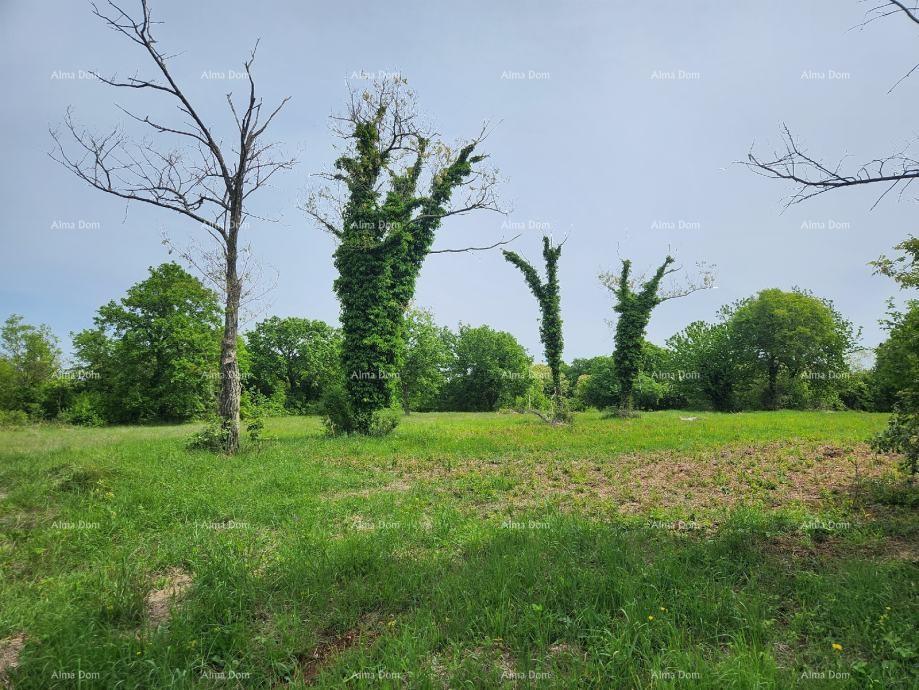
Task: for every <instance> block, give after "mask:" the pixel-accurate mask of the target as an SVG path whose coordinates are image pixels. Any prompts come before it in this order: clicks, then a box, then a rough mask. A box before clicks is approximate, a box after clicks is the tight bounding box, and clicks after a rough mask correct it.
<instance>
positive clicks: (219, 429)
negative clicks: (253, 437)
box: [185, 416, 230, 453]
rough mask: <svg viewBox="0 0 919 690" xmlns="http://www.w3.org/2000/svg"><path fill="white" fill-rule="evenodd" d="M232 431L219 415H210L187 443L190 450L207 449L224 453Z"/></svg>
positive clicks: (186, 445)
mask: <svg viewBox="0 0 919 690" xmlns="http://www.w3.org/2000/svg"><path fill="white" fill-rule="evenodd" d="M229 434H230V431H229V430H228V429H227V428H226V426H225V425H224V424H223V421H222V420H221V419H220V418H219V417H217V416H209V417H208V418H207V419H206V420H205V422H204V426H203V427H201V429H200V430H199V431H196V432H195V433H194V434H192V436H191V438H190V439H188V442H187V443H186V444H185V447H186V448H187V449H188V450H206V451H208V452H211V453H222V452H223V451H224V450H225V449H226V447H227V438H228V436H229Z"/></svg>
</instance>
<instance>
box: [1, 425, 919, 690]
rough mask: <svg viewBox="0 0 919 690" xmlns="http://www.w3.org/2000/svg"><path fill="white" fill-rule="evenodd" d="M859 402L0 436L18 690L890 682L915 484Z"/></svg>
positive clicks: (899, 679)
mask: <svg viewBox="0 0 919 690" xmlns="http://www.w3.org/2000/svg"><path fill="white" fill-rule="evenodd" d="M886 419H887V417H886V415H882V414H870V413H857V412H834V413H831V412H798V411H782V412H754V413H738V414H715V413H709V412H655V413H644V414H642V415H641V416H640V417H638V418H635V419H619V418H616V419H606V418H603V417H602V416H601V415H600V414H599V413H590V412H588V413H579V414H577V415H576V418H575V421H574V423H573V425H571V426H570V427H553V426H550V425H547V424H544V423H542V422H541V421H539V420H538V419H536V418H535V417H533V416H527V415H519V414H491V413H488V414H485V413H482V414H472V413H442V414H413V415H411V416H409V417H407V418H406V419H405V421H404V422H403V423H402V424H401V425H400V426H399V427H398V429H397V430H396V431H395V432H393V433H392V434H391V435H389V436H387V437H385V438H367V437H329V436H327V435H325V434H324V432H323V427H322V424H321V422H320V420H319V419H318V418H310V417H282V418H271V419H268V420H267V424H266V434H265V435H266V439H265V440H263V441H261V442H258V443H252V442H250V443H249V444H248V445H246V446H245V447H244V448H243V451H242V452H241V453H240V454H239V455H237V456H233V457H225V456H220V455H213V454H210V453H206V452H198V451H188V450H186V448H185V445H186V442H187V440H188V438H189V436H190V435H191V433H192V431H193V430H194V428H195V427H194V425H183V426H132V427H127V426H126V427H108V428H101V429H86V428H75V427H67V426H57V425H39V426H29V427H23V428H19V429H5V430H0V664H4V665H5V666H6V671H5V673H6V675H7V682H9V683H11V684H13V685H14V686H15V687H16V688H21V689H25V688H48V687H86V688H89V687H100V688H101V687H105V688H115V687H119V688H134V687H147V688H158V687H178V688H184V687H189V688H191V687H256V688H276V687H291V688H298V687H308V686H315V687H329V688H333V687H334V688H337V687H357V688H370V687H373V688H380V687H385V688H389V687H411V688H490V687H518V688H524V687H527V688H529V687H533V688H569V687H596V688H671V687H673V688H676V687H683V688H687V687H693V688H725V687H741V688H753V687H757V688H770V687H776V688H784V687H809V688H810V687H815V688H819V687H833V688H867V687H884V688H898V687H901V688H908V687H916V685H917V684H919V673H917V670H916V669H917V666H919V665H917V639H919V636H917V631H916V622H917V620H919V600H917V591H916V575H917V568H916V563H917V559H916V543H917V539H916V537H917V525H919V522H917V520H916V512H915V509H916V504H917V494H916V489H915V487H912V486H910V485H909V484H908V483H907V482H906V481H905V478H904V476H903V475H902V474H901V472H900V471H899V470H898V468H897V458H896V457H893V456H882V455H876V454H874V453H872V452H871V451H870V450H869V448H868V446H867V443H866V439H868V438H870V436H871V435H872V434H874V433H876V432H878V431H879V430H881V429H882V428H883V427H884V426H885V423H886Z"/></svg>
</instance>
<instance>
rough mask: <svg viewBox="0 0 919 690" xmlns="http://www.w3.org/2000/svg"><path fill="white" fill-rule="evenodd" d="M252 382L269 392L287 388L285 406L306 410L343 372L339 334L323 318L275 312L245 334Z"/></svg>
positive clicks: (259, 388)
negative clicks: (314, 319)
mask: <svg viewBox="0 0 919 690" xmlns="http://www.w3.org/2000/svg"><path fill="white" fill-rule="evenodd" d="M246 345H247V349H248V352H249V359H250V367H251V381H250V382H249V383H250V385H251V386H252V387H254V388H256V389H257V390H259V392H260V393H262V394H263V395H265V396H268V397H271V396H272V395H273V394H275V393H276V392H277V391H278V390H281V391H283V394H284V400H285V407H286V408H287V409H288V410H289V411H292V412H298V413H303V412H306V411H308V410H309V406H310V405H312V404H315V403H317V402H318V401H319V400H320V398H321V397H322V394H323V392H324V391H325V389H326V388H327V387H328V386H330V385H333V384H334V383H335V382H336V381H337V380H338V379H339V378H340V376H341V370H340V359H341V333H340V332H339V331H338V330H337V329H334V328H332V327H331V326H329V325H328V324H326V323H325V322H323V321H312V320H310V319H303V318H298V317H293V316H291V317H285V318H281V317H278V316H272V317H271V318H269V319H265V320H264V321H262V322H260V323H258V324H257V325H256V326H255V328H254V329H253V330H251V331H249V332H248V333H246Z"/></svg>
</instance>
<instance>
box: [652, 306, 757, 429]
mask: <svg viewBox="0 0 919 690" xmlns="http://www.w3.org/2000/svg"><path fill="white" fill-rule="evenodd" d="M667 347H668V348H669V349H670V353H671V365H672V368H673V374H674V379H673V385H674V388H675V389H676V390H677V391H679V392H680V393H681V394H682V395H683V396H684V397H685V398H686V399H687V401H688V402H689V404H690V405H691V406H693V407H695V406H697V405H698V404H700V403H702V404H704V405H707V406H710V407H711V408H712V409H714V410H718V411H719V412H728V411H731V410H734V409H736V407H737V402H738V401H737V397H736V396H737V393H738V390H739V389H740V388H742V387H743V386H745V385H746V384H747V383H748V381H749V366H748V364H747V361H748V359H749V358H745V357H744V356H743V352H742V351H741V350H740V348H739V344H738V342H737V339H736V338H735V337H734V334H733V330H732V329H731V326H730V325H729V324H727V323H725V322H722V323H718V324H708V323H705V322H703V321H694V322H693V323H691V324H689V325H688V326H687V327H686V328H685V329H683V330H682V331H681V332H679V333H677V334H676V335H674V336H672V337H671V338H670V339H669V340H667Z"/></svg>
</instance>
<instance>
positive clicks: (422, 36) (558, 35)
mask: <svg viewBox="0 0 919 690" xmlns="http://www.w3.org/2000/svg"><path fill="white" fill-rule="evenodd" d="M151 4H152V6H153V12H154V18H155V19H158V20H160V21H162V22H163V24H162V25H160V26H158V27H157V29H156V35H157V38H158V41H159V46H160V48H161V50H162V51H163V52H165V53H168V54H177V55H176V57H175V58H173V60H172V61H171V63H170V64H171V67H172V70H173V74H174V76H175V77H176V78H177V80H178V81H179V83H180V84H181V85H182V87H183V89H184V90H185V92H186V94H187V95H188V96H189V98H190V100H191V101H192V102H193V103H194V104H195V107H196V108H197V109H198V110H199V111H201V112H202V113H204V114H205V117H206V118H207V119H208V120H209V122H212V123H214V130H215V133H216V134H217V135H218V136H221V135H223V136H227V137H228V136H230V135H231V131H232V127H233V121H232V116H231V115H230V113H229V111H228V109H227V107H226V101H225V94H226V93H227V92H228V91H233V92H235V93H236V94H237V95H240V94H242V92H243V90H244V83H243V82H242V81H240V79H239V78H238V77H239V75H240V73H241V71H242V63H243V61H244V59H245V58H246V56H247V55H248V54H249V52H250V50H251V49H252V47H253V45H254V44H255V42H256V40H259V48H258V53H257V57H256V62H255V65H254V74H255V78H256V83H257V88H258V89H259V93H260V94H261V96H262V97H263V98H264V100H265V103H266V104H267V105H271V104H275V103H277V102H278V101H279V100H280V99H282V98H284V97H285V96H290V97H291V100H290V102H289V103H288V105H287V106H286V107H285V108H284V110H283V111H282V113H281V115H280V116H279V117H278V118H277V120H276V121H275V123H273V124H272V129H271V132H270V134H271V139H273V140H275V141H278V142H280V143H281V145H282V148H283V150H285V151H287V152H290V153H291V154H292V155H294V156H295V157H296V158H297V160H298V164H297V166H296V167H295V168H294V169H293V170H292V171H290V172H288V173H284V174H283V176H282V177H278V178H276V181H275V184H274V185H273V186H272V187H271V188H269V189H266V190H263V191H261V192H259V194H258V196H253V197H252V200H253V204H252V207H251V210H252V211H253V212H256V213H259V214H264V215H270V216H272V217H277V218H278V219H279V220H278V221H277V222H273V223H258V222H254V223H253V225H252V227H251V228H247V229H246V231H245V232H247V234H248V240H249V241H250V242H251V244H252V249H253V252H254V254H255V256H257V257H258V259H259V261H260V263H262V265H263V266H264V267H265V268H266V269H267V271H268V273H269V274H275V275H276V276H277V279H276V284H275V286H274V288H273V289H272V290H271V292H270V293H269V294H268V295H267V297H266V298H265V299H264V300H263V301H262V302H261V303H260V304H259V305H258V308H257V313H256V317H255V318H256V319H258V318H264V317H265V316H267V315H271V314H277V315H281V316H304V317H308V318H314V319H323V320H325V321H327V322H330V323H337V319H338V304H337V301H336V299H335V295H334V293H333V291H332V281H333V280H334V278H335V271H334V267H333V265H332V253H333V251H334V248H335V246H334V242H333V240H332V238H331V237H330V236H329V235H328V234H326V233H324V232H323V231H322V230H321V229H320V228H318V227H316V225H315V224H313V223H312V222H310V221H309V219H308V218H307V217H306V215H305V214H304V213H303V212H302V211H301V210H299V208H298V203H300V202H301V201H302V200H303V198H304V197H305V195H306V194H308V193H309V191H310V190H311V189H315V188H316V187H317V186H318V185H319V184H320V182H319V179H318V178H317V177H316V175H317V173H321V172H323V171H327V170H329V169H330V167H331V165H332V163H333V161H334V160H335V158H336V156H337V153H336V148H335V147H336V145H337V144H338V141H337V139H336V138H335V136H334V135H333V133H332V132H331V130H330V121H329V117H330V116H331V115H332V114H335V113H337V112H340V111H341V110H342V108H343V107H344V104H345V102H346V100H347V98H348V89H349V84H350V86H351V87H352V88H356V89H360V88H362V87H364V86H366V84H367V83H368V82H367V81H365V78H366V76H367V75H381V74H392V73H399V74H401V75H402V76H404V77H405V78H407V79H408V82H409V85H410V86H411V87H412V88H413V90H414V91H415V92H416V94H417V99H418V103H419V109H420V112H421V114H422V115H423V117H424V118H425V120H426V121H428V122H430V123H432V124H433V125H434V126H435V127H436V129H437V131H438V132H440V133H441V134H442V135H443V137H444V139H445V140H446V141H448V142H451V143H452V142H455V141H461V140H463V139H465V138H469V137H472V136H474V135H475V134H477V133H478V131H479V129H480V128H481V126H482V123H483V122H485V121H487V122H488V123H490V127H491V134H490V135H489V137H488V139H487V140H486V142H485V143H484V144H483V151H484V152H486V153H487V154H488V155H489V160H490V163H491V164H492V165H493V166H495V167H497V168H498V169H499V171H500V173H501V178H502V181H501V185H500V188H499V194H500V201H501V204H502V206H503V207H505V208H506V209H508V214H507V216H502V215H499V214H495V213H490V212H485V211H483V212H480V213H476V214H471V215H469V216H465V217H461V218H449V219H447V220H446V221H445V223H444V224H443V226H442V228H441V229H440V230H439V232H438V238H437V241H436V244H435V247H436V248H452V247H463V246H470V245H473V246H481V245H488V244H492V243H493V242H496V241H498V240H500V239H507V238H509V237H511V236H513V235H515V234H517V232H518V231H516V230H514V231H511V230H509V229H508V227H510V226H513V227H523V228H524V229H523V230H522V231H520V232H521V236H520V237H519V238H518V239H517V240H515V241H514V243H513V245H512V247H511V248H513V249H514V250H515V251H517V252H519V253H521V254H522V255H524V256H525V257H527V258H529V259H530V260H533V261H538V262H541V255H540V251H541V236H542V234H543V232H549V233H551V235H552V236H553V238H554V239H555V240H556V241H561V240H562V239H564V238H566V237H567V241H566V244H565V246H564V251H563V254H562V257H561V261H560V269H559V270H560V280H561V286H562V310H563V311H562V315H563V319H564V337H565V359H566V360H569V361H570V360H571V359H573V358H575V357H585V356H593V355H596V354H608V353H609V352H611V350H612V346H613V343H612V331H611V328H610V325H609V320H610V319H611V318H612V316H613V312H612V309H611V307H612V300H611V299H610V295H609V293H608V291H607V290H606V289H605V288H604V287H602V286H601V284H600V282H599V281H598V278H597V276H598V274H599V273H600V272H601V271H607V270H615V269H616V268H617V266H618V264H619V261H620V257H621V258H631V259H632V260H633V262H634V264H635V265H636V268H637V269H638V270H643V269H651V268H653V267H654V266H655V265H657V264H658V263H660V261H661V260H662V259H663V257H664V256H665V255H666V254H667V253H668V251H669V252H673V253H675V255H676V257H677V259H678V260H679V263H680V264H681V265H682V266H683V267H684V272H688V273H690V274H691V273H692V272H693V271H694V270H695V265H696V263H697V262H700V261H704V262H707V263H708V264H713V265H715V266H716V273H717V279H716V285H717V289H713V290H709V291H705V292H699V293H696V294H693V295H691V296H689V297H686V298H684V299H678V300H671V301H669V302H666V303H665V304H663V305H661V306H660V307H659V308H658V309H657V310H656V311H655V312H654V314H653V316H652V319H651V323H650V326H649V329H648V337H649V339H650V340H652V341H653V342H655V343H658V344H663V343H664V341H665V340H666V339H667V338H668V337H669V336H671V335H673V334H674V333H676V332H677V331H679V330H681V329H682V328H684V327H685V326H686V325H687V324H689V323H690V322H692V321H694V320H697V319H704V320H713V319H714V318H715V317H716V314H717V311H718V309H719V307H720V306H721V305H723V304H726V303H730V302H733V301H735V300H737V299H740V298H743V297H747V296H750V295H753V294H755V293H756V292H758V291H759V290H762V289H765V288H770V287H778V288H782V289H790V288H792V287H794V286H798V287H802V288H806V289H809V290H811V291H813V292H814V293H816V294H817V295H819V296H821V297H826V298H829V299H832V300H833V301H834V302H835V304H836V306H837V308H838V309H839V310H840V311H841V312H842V313H843V314H844V315H845V316H846V317H847V318H849V319H850V320H852V321H853V322H854V323H855V324H856V325H857V326H859V327H861V328H862V329H863V335H862V343H863V344H864V345H865V346H868V347H871V346H874V345H877V344H878V343H879V342H881V341H882V340H883V339H884V331H883V330H882V328H881V327H880V326H879V325H878V321H879V319H880V318H881V317H882V316H883V314H884V312H885V309H886V301H887V300H888V298H890V297H895V296H896V297H898V298H899V299H902V295H899V296H898V293H897V289H896V286H895V285H894V284H893V283H892V281H890V280H889V279H887V278H884V277H880V276H873V275H872V272H871V268H870V267H869V266H867V262H868V261H870V260H871V259H874V258H876V257H878V256H879V255H880V254H882V253H889V252H890V250H891V247H892V246H893V245H894V244H896V243H897V242H899V241H901V240H902V239H904V238H905V237H906V236H907V235H908V234H910V233H913V234H915V233H916V232H917V223H916V218H917V213H916V211H917V208H916V201H915V198H914V197H915V195H912V196H910V195H908V194H907V195H904V196H903V198H902V199H900V200H898V199H897V198H896V197H895V196H893V195H891V196H890V197H888V198H887V199H885V200H884V201H882V202H881V203H880V204H879V205H878V206H877V207H876V208H874V209H873V210H872V208H871V207H872V204H874V202H875V200H876V198H877V196H878V195H879V194H880V193H881V192H882V191H883V190H882V189H879V188H871V187H868V186H866V187H864V188H862V189H848V190H842V191H839V192H834V193H830V194H826V195H823V196H822V197H820V198H817V199H813V200H811V201H808V202H805V203H804V204H800V205H795V206H792V207H790V208H787V209H786V208H785V201H786V200H787V198H788V196H789V194H790V193H791V192H792V189H791V188H790V187H788V186H787V185H785V184H783V183H781V182H778V181H774V180H768V179H765V178H762V177H759V176H756V175H754V174H753V173H752V172H750V171H749V170H748V169H746V168H745V167H744V166H742V165H740V164H738V163H737V161H741V160H743V159H744V158H745V157H746V155H747V153H748V151H749V150H750V149H751V146H752V147H754V149H755V150H756V151H759V152H760V153H768V152H771V151H772V150H774V148H775V147H776V146H779V145H780V144H781V139H780V132H781V127H782V124H783V123H786V124H787V125H788V126H789V127H790V128H791V130H792V131H793V132H794V133H795V135H796V136H797V137H798V138H799V140H800V142H802V143H803V145H804V146H805V147H806V148H807V150H808V152H809V153H812V154H814V155H815V156H816V157H819V158H822V159H825V160H828V161H836V160H839V159H840V158H842V157H843V156H847V157H848V158H846V160H847V161H849V162H851V163H852V164H857V163H861V162H864V161H868V160H871V159H873V158H875V157H879V156H883V155H886V154H890V153H893V152H896V151H899V150H901V149H902V148H903V147H904V146H905V145H907V144H909V143H910V142H911V141H912V140H914V138H915V136H916V134H917V131H916V130H917V127H919V124H917V122H919V121H917V119H916V113H917V112H919V83H917V80H919V75H914V76H913V78H912V80H907V81H905V82H903V83H902V84H900V86H899V87H898V88H896V89H895V90H893V92H891V93H888V90H889V88H890V87H891V86H892V85H893V84H894V82H896V81H897V79H899V78H900V77H901V76H902V75H903V74H904V73H905V72H907V71H908V70H909V69H910V67H912V66H913V65H914V64H915V62H916V61H917V56H916V52H917V51H916V50H915V31H914V28H913V27H912V26H910V25H908V23H907V22H906V21H904V20H902V19H898V18H894V17H891V18H888V19H886V20H884V21H879V22H874V23H873V24H871V25H869V26H868V27H866V28H863V29H858V28H854V27H857V26H858V25H859V24H860V23H861V22H862V21H863V19H864V13H865V10H866V9H868V5H866V4H864V3H861V2H858V1H857V0H808V1H807V2H800V0H781V1H777V2H768V3H760V2H752V1H744V2H726V1H721V2H706V1H698V2H684V1H675V0H660V1H657V2H653V3H635V2H624V1H618V0H617V1H610V0H597V1H593V0H590V1H583V2H575V3H556V2H542V1H524V0H504V1H502V2H495V1H494V0H464V2H461V3H456V2H452V3H451V2H445V1H431V0H425V1H420V0H419V1H415V0H412V1H400V2H388V3H371V2H355V1H353V0H338V1H337V2H334V3H331V2H322V3H321V2H302V1H301V2H294V1H293V0H274V1H268V0H265V1H263V2H261V3H258V4H253V3H249V2H247V3H242V2H236V1H227V0H221V1H217V0H201V1H198V2H194V3H190V2H180V1H179V0H152V3H151ZM138 5H139V2H135V0H124V7H125V8H126V9H130V10H134V9H135V8H136V6H138ZM144 57H145V55H144V54H142V52H141V50H140V49H139V47H138V46H136V45H134V44H131V43H129V42H128V41H127V40H126V39H125V38H124V37H122V36H120V35H118V34H116V33H115V32H112V31H111V30H108V29H106V28H105V27H104V26H103V25H102V23H101V22H100V21H99V20H98V19H97V18H96V17H94V16H93V15H92V13H91V11H90V6H89V4H88V3H84V2H81V1H78V0H67V1H66V2H65V1H63V0H57V1H56V2H40V3H39V2H29V1H28V0H0V76H2V81H3V84H4V91H5V97H4V102H3V104H2V105H0V131H2V132H4V145H3V151H4V159H5V165H3V166H0V208H2V209H3V213H2V216H0V233H2V240H3V241H2V246H3V251H2V252H0V318H6V316H7V315H8V314H10V313H19V314H22V315H23V316H24V317H25V319H26V321H28V322H30V323H47V324H48V325H50V326H51V328H52V330H53V331H54V332H55V333H57V334H58V335H59V336H60V337H61V338H62V340H63V343H62V344H63V346H64V349H65V351H67V350H69V347H70V343H69V334H70V333H71V332H74V331H79V330H81V329H83V328H87V327H89V326H91V324H92V317H93V315H94V313H95V311H96V310H97V309H98V308H99V306H101V305H102V304H104V303H105V302H107V301H109V300H110V299H113V298H118V297H120V296H122V295H123V294H124V292H125V290H127V288H129V287H130V286H131V285H132V284H134V283H136V282H139V281H140V280H143V279H144V278H145V276H146V271H147V268H148V267H149V266H155V265H157V264H160V263H162V262H164V261H168V260H170V259H175V258H176V256H175V255H172V256H170V255H169V253H168V251H167V248H166V247H165V246H164V245H163V243H162V236H163V234H164V233H165V234H166V235H168V236H169V238H170V239H171V240H172V242H173V243H175V244H177V245H179V246H184V245H186V244H188V243H189V242H191V241H194V240H198V241H200V242H202V243H203V242H205V241H206V239H207V238H206V236H204V235H203V233H202V232H201V230H200V229H199V228H198V227H197V226H196V224H195V223H194V222H193V221H191V220H189V219H187V218H184V217H182V216H180V215H177V214H175V213H172V212H170V211H166V210H162V209H158V208H152V207H147V206H142V205H136V204H135V205H126V204H125V202H123V201H122V200H119V199H116V198H114V197H111V196H108V195H106V194H104V193H102V192H99V191H97V190H94V189H92V188H90V187H89V186H87V185H86V184H85V183H83V182H81V181H80V180H78V179H76V178H75V177H74V176H73V175H72V174H70V173H69V172H67V171H66V170H64V169H63V168H62V167H61V166H59V165H58V164H57V163H55V162H54V161H53V160H51V158H50V157H49V155H48V153H49V152H50V151H51V150H52V140H51V137H50V134H49V128H55V127H58V126H59V125H60V123H61V122H62V120H63V117H64V114H65V112H66V110H67V108H68V107H72V109H73V117H74V119H75V120H76V121H77V122H79V123H83V124H85V125H87V126H89V127H90V128H92V129H95V130H97V131H104V130H106V129H111V127H113V126H114V125H119V124H125V125H126V127H127V129H128V130H129V131H134V130H132V129H131V125H130V123H126V119H127V118H126V116H125V115H124V114H123V113H122V112H121V111H120V110H119V109H118V108H117V107H116V104H120V105H123V106H124V107H126V108H128V109H130V110H133V111H136V112H142V113H149V114H151V116H159V117H161V118H164V119H168V118H172V120H173V121H176V122H178V120H175V109H174V106H173V104H172V103H171V102H169V100H168V98H167V97H165V96H160V95H159V94H155V93H150V92H140V91H137V92H135V91H131V92H126V91H127V90H124V89H117V90H116V89H112V88H111V87H108V86H105V85H104V84H101V83H99V82H98V81H97V80H94V79H92V78H90V77H88V74H87V73H88V72H90V71H98V72H100V73H102V74H105V75H111V74H114V73H117V74H118V75H119V76H122V77H125V76H131V75H133V74H135V73H137V74H139V75H140V76H152V75H153V72H152V71H151V65H150V64H149V63H148V61H145V60H144ZM416 303H417V304H418V305H420V306H423V307H427V308H430V309H431V310H432V311H433V312H434V314H435V317H436V319H437V321H438V322H439V323H441V324H443V325H448V326H451V327H454V328H455V327H456V326H457V325H458V324H459V323H460V322H463V323H468V324H472V325H480V324H488V325H490V326H492V327H494V328H498V329H500V330H506V331H509V332H511V333H512V334H514V336H516V337H517V338H518V339H519V340H520V341H521V342H522V343H523V344H524V345H525V346H526V347H527V349H528V350H529V351H530V352H531V354H533V355H534V356H535V357H536V358H537V359H539V358H541V351H542V348H541V346H540V344H539V336H538V324H537V318H538V310H537V305H536V301H535V299H534V298H533V297H532V295H531V294H530V293H529V291H528V289H527V287H526V285H525V283H524V281H523V279H522V276H521V275H520V273H519V271H518V270H517V269H515V268H514V267H512V266H511V265H510V264H508V263H507V262H505V261H504V260H503V258H502V257H501V255H500V252H498V251H490V252H478V253H463V254H437V255H432V256H430V257H428V259H427V260H426V262H425V264H424V266H423V268H422V271H421V275H420V278H419V281H418V286H417V291H416ZM252 325H253V322H252V321H250V322H249V323H248V324H246V326H245V327H251V326H252Z"/></svg>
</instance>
